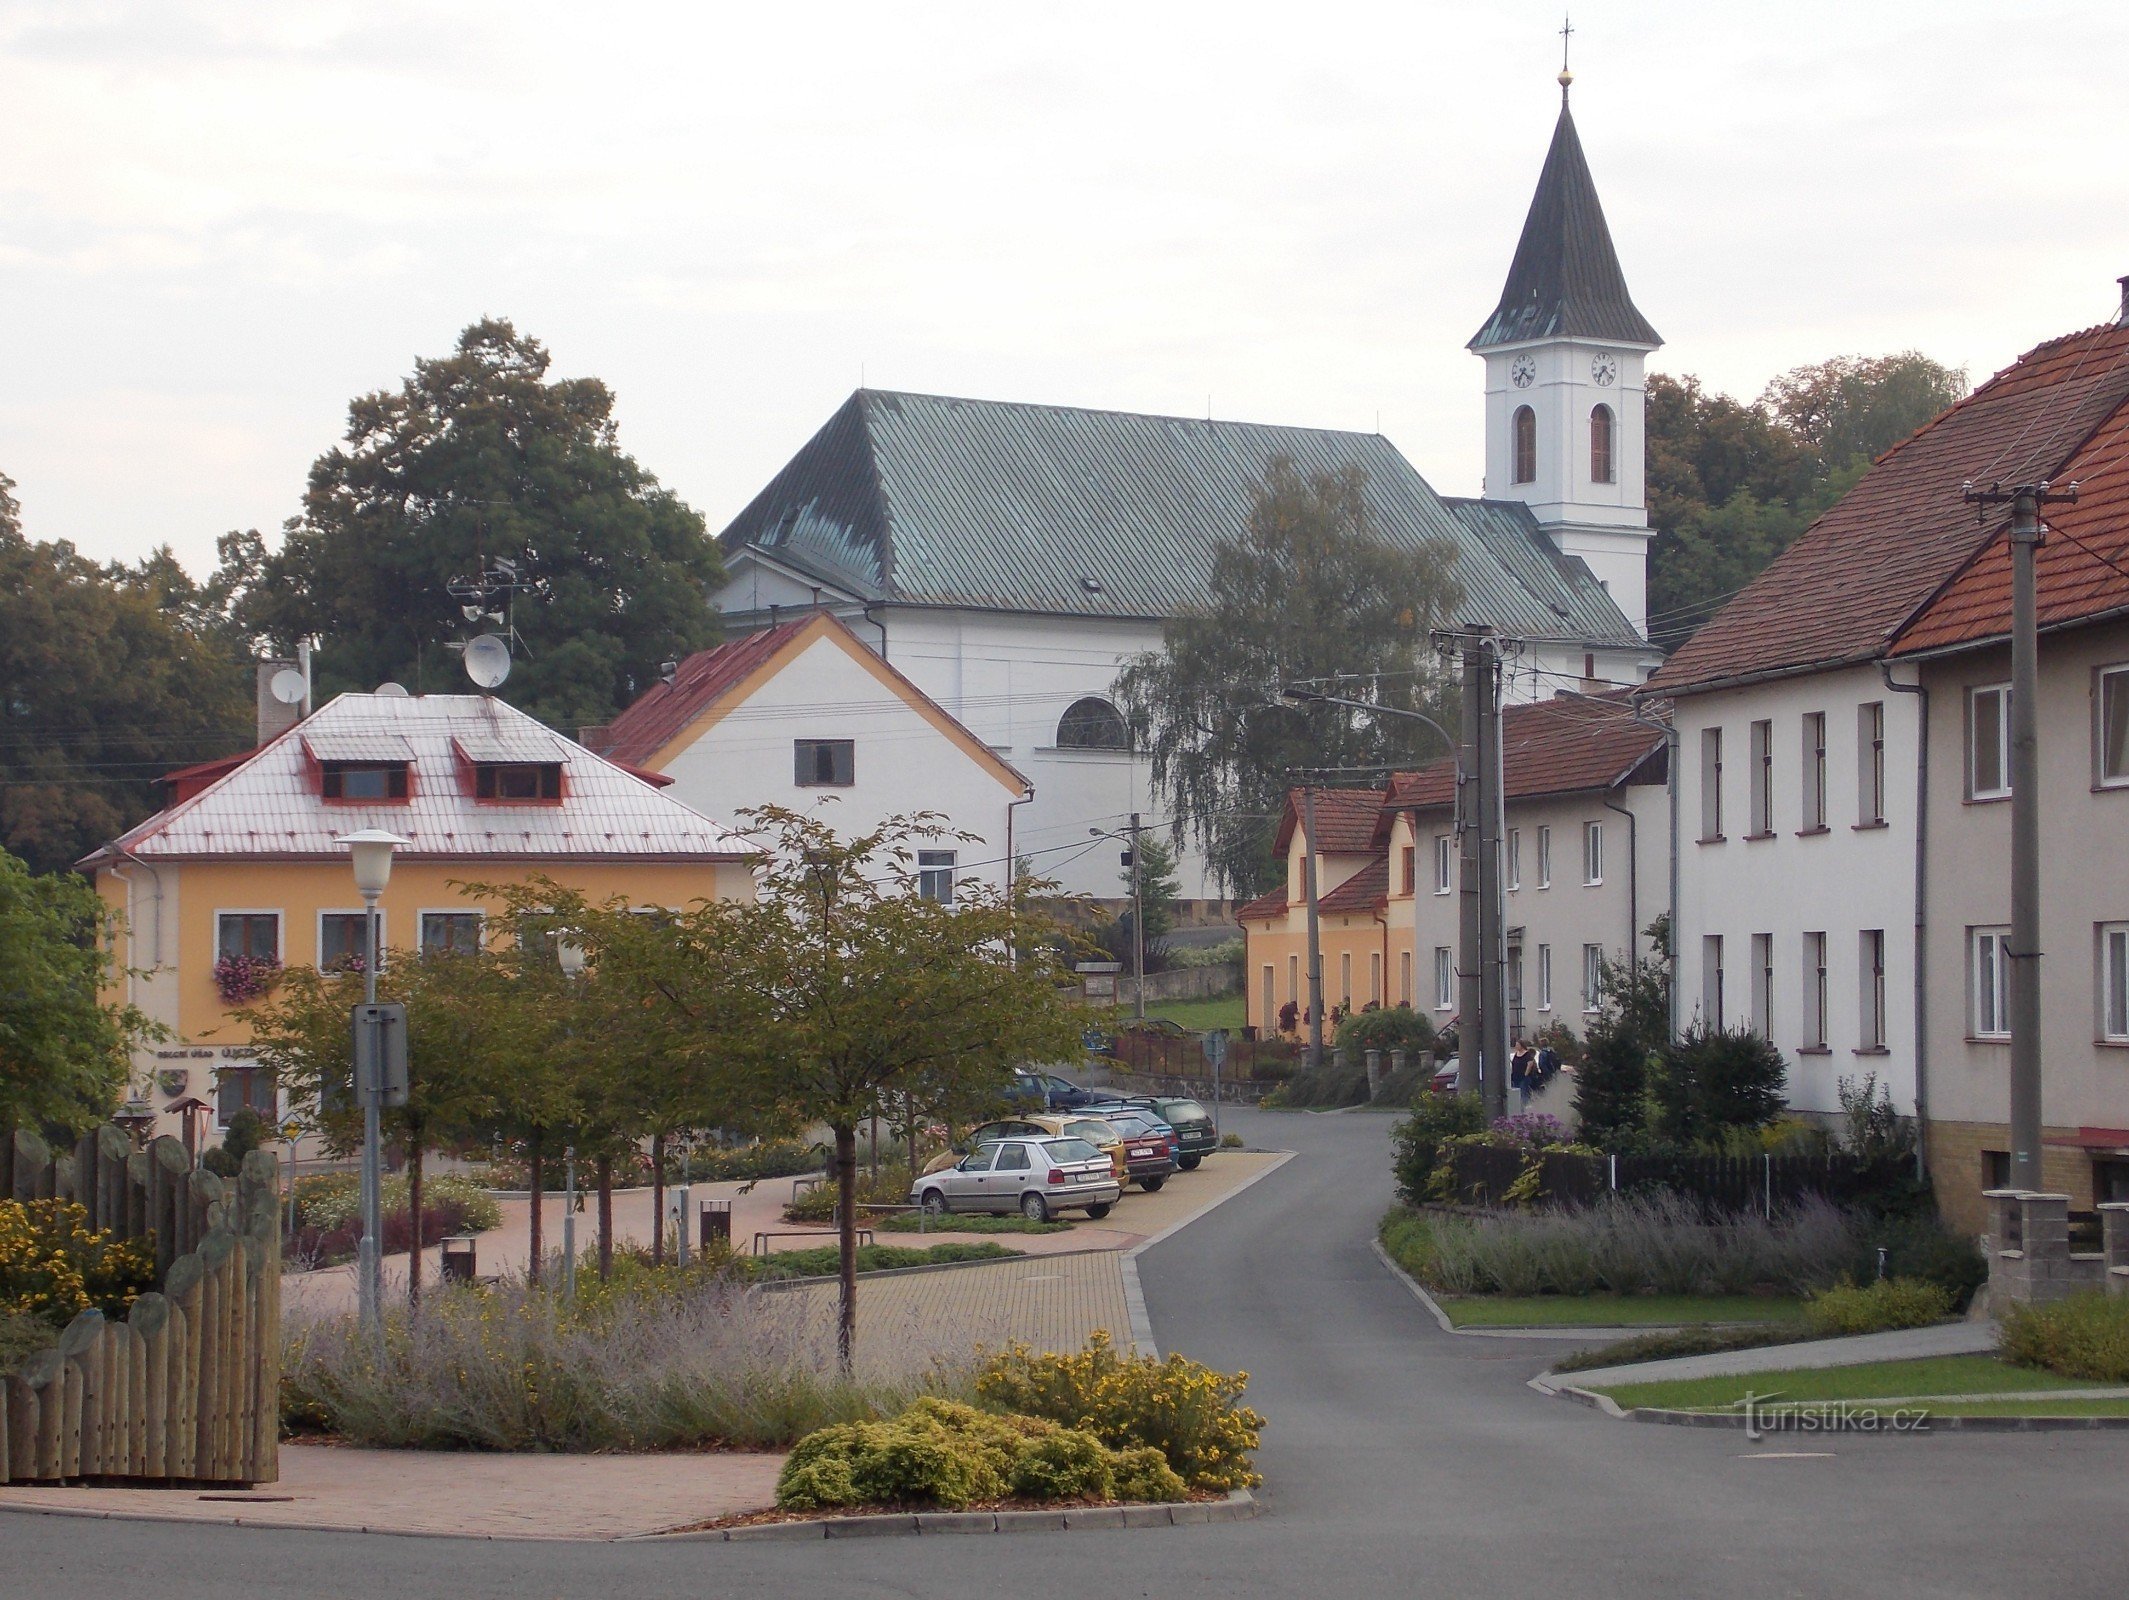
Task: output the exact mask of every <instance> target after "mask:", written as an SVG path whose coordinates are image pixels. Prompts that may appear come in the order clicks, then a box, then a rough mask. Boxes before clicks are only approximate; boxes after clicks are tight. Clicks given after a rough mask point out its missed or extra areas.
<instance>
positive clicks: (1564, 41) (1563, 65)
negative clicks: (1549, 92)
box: [1560, 12, 1575, 105]
mask: <svg viewBox="0 0 2129 1600" xmlns="http://www.w3.org/2000/svg"><path fill="white" fill-rule="evenodd" d="M1574 31H1575V19H1574V18H1573V17H1571V16H1569V15H1567V14H1566V13H1565V12H1562V13H1561V16H1560V104H1562V105H1565V104H1567V87H1568V85H1569V84H1571V83H1573V82H1574V81H1575V75H1574V74H1573V73H1572V72H1569V71H1568V70H1567V47H1568V45H1569V44H1570V43H1571V42H1572V41H1573V38H1574Z"/></svg>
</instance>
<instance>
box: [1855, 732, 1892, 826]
mask: <svg viewBox="0 0 2129 1600" xmlns="http://www.w3.org/2000/svg"><path fill="white" fill-rule="evenodd" d="M1855 735H1856V736H1855V744H1856V774H1857V779H1858V783H1857V792H1856V826H1857V827H1859V828H1875V827H1877V826H1878V825H1879V824H1880V823H1882V822H1883V821H1884V820H1885V702H1884V701H1882V700H1871V701H1866V702H1865V703H1864V704H1862V705H1860V706H1858V707H1857V708H1856V730H1855Z"/></svg>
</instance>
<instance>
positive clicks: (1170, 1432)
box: [976, 1332, 1264, 1489]
mask: <svg viewBox="0 0 2129 1600" xmlns="http://www.w3.org/2000/svg"><path fill="white" fill-rule="evenodd" d="M1248 1383H1249V1374H1248V1373H1246V1372H1234V1373H1225V1372H1215V1371H1213V1370H1212V1368H1210V1367H1207V1366H1203V1365H1201V1364H1199V1363H1198V1362H1195V1361H1189V1360H1186V1359H1185V1358H1183V1357H1182V1356H1178V1355H1171V1356H1169V1357H1168V1358H1167V1359H1166V1360H1165V1361H1156V1360H1155V1359H1153V1358H1152V1357H1151V1356H1135V1357H1130V1358H1125V1357H1123V1356H1120V1355H1118V1354H1117V1352H1116V1349H1115V1347H1114V1345H1113V1344H1112V1343H1111V1342H1110V1339H1109V1336H1108V1334H1107V1333H1103V1332H1097V1333H1096V1334H1095V1335H1094V1337H1093V1338H1091V1339H1090V1340H1088V1341H1087V1345H1086V1348H1085V1349H1083V1350H1081V1351H1080V1352H1079V1353H1078V1354H1076V1355H1068V1356H1067V1355H1043V1354H1037V1353H1036V1352H1035V1351H1033V1350H1031V1349H1030V1348H1029V1347H1028V1346H1026V1345H1024V1344H1015V1345H1013V1346H1011V1347H1009V1348H1008V1349H1007V1350H1006V1351H1005V1352H1004V1353H1003V1354H1002V1355H998V1356H994V1357H992V1358H991V1360H990V1361H988V1362H986V1363H985V1364H984V1365H983V1366H982V1367H981V1368H980V1369H978V1371H977V1373H976V1396H977V1398H978V1399H979V1400H981V1401H982V1402H983V1403H984V1404H985V1405H987V1406H990V1407H993V1408H994V1409H997V1410H1000V1411H1011V1412H1018V1413H1021V1414H1023V1415H1026V1416H1032V1417H1041V1418H1043V1419H1044V1420H1046V1421H1050V1422H1057V1423H1062V1424H1063V1425H1064V1426H1066V1427H1073V1428H1083V1429H1085V1430H1086V1431H1087V1432H1088V1433H1091V1434H1093V1435H1094V1436H1095V1437H1096V1438H1097V1439H1099V1440H1101V1442H1102V1443H1103V1444H1105V1445H1107V1446H1109V1447H1110V1448H1111V1449H1112V1450H1133V1449H1139V1448H1142V1447H1151V1448H1153V1449H1156V1450H1158V1451H1160V1453H1161V1455H1162V1456H1163V1458H1165V1459H1166V1461H1167V1462H1168V1465H1169V1466H1170V1467H1171V1468H1172V1469H1174V1471H1175V1473H1176V1474H1177V1476H1179V1477H1180V1478H1181V1479H1182V1480H1183V1481H1184V1482H1185V1483H1186V1484H1188V1485H1189V1486H1190V1487H1191V1488H1193V1489H1246V1488H1249V1487H1251V1486H1252V1485H1254V1484H1256V1483H1258V1482H1260V1481H1261V1480H1260V1479H1259V1478H1258V1476H1257V1474H1256V1473H1255V1472H1254V1471H1253V1470H1251V1467H1250V1455H1251V1452H1253V1451H1254V1450H1255V1449H1256V1448H1257V1443H1258V1440H1259V1438H1260V1436H1261V1434H1262V1431H1263V1428H1264V1419H1263V1418H1262V1417H1261V1416H1259V1415H1258V1414H1257V1413H1256V1412H1254V1411H1252V1410H1250V1409H1249V1408H1248V1407H1247V1406H1243V1405H1240V1404H1238V1403H1237V1402H1238V1401H1239V1400H1240V1399H1241V1396H1242V1391H1243V1389H1244V1388H1245V1387H1247V1385H1248Z"/></svg>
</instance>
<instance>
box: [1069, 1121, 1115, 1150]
mask: <svg viewBox="0 0 2129 1600" xmlns="http://www.w3.org/2000/svg"><path fill="white" fill-rule="evenodd" d="M1064 1131H1065V1132H1066V1133H1069V1134H1070V1135H1072V1137H1073V1138H1075V1139H1085V1140H1087V1141H1088V1142H1089V1143H1092V1144H1100V1143H1101V1142H1102V1140H1103V1139H1105V1138H1107V1139H1114V1138H1115V1137H1116V1130H1115V1129H1114V1128H1112V1127H1110V1126H1109V1125H1108V1124H1107V1123H1106V1122H1097V1121H1095V1120H1094V1118H1092V1117H1081V1118H1080V1119H1079V1120H1078V1121H1077V1122H1068V1123H1066V1124H1065V1126H1064Z"/></svg>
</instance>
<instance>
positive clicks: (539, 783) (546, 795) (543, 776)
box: [473, 761, 562, 804]
mask: <svg viewBox="0 0 2129 1600" xmlns="http://www.w3.org/2000/svg"><path fill="white" fill-rule="evenodd" d="M473 794H474V797H475V798H476V799H479V800H492V801H497V802H501V803H505V804H509V803H513V802H518V803H526V804H535V803H538V802H540V801H543V800H560V799H561V798H562V764H561V763H560V762H559V761H482V762H477V763H475V765H474V768H473Z"/></svg>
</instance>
